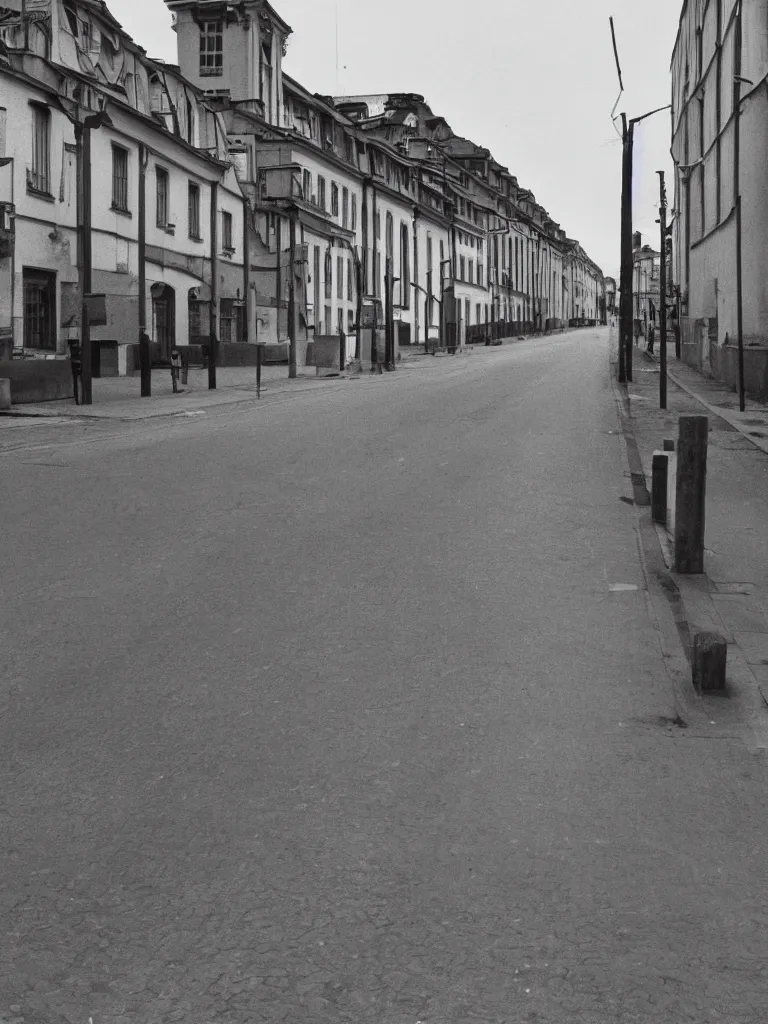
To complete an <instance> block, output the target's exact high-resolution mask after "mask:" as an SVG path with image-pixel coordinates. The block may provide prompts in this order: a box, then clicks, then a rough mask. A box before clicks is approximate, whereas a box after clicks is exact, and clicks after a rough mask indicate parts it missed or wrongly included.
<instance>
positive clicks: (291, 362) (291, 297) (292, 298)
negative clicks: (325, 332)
mask: <svg viewBox="0 0 768 1024" xmlns="http://www.w3.org/2000/svg"><path fill="white" fill-rule="evenodd" d="M288 231H289V239H288V245H289V249H290V254H289V260H288V376H289V378H291V379H292V378H294V377H295V376H296V276H295V261H296V217H295V215H294V214H293V213H291V215H290V218H289V221H288ZM278 261H279V257H278ZM328 329H329V331H330V326H329V328H328Z"/></svg>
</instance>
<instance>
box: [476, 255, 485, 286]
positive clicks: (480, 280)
mask: <svg viewBox="0 0 768 1024" xmlns="http://www.w3.org/2000/svg"><path fill="white" fill-rule="evenodd" d="M477 283H478V284H479V285H480V287H481V288H482V287H483V286H484V281H483V264H482V263H481V262H480V260H478V261H477Z"/></svg>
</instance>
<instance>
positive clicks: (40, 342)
mask: <svg viewBox="0 0 768 1024" xmlns="http://www.w3.org/2000/svg"><path fill="white" fill-rule="evenodd" d="M22 284H23V288H24V348H36V349H42V350H43V351H48V352H55V351H56V326H55V325H56V274H54V273H52V272H51V271H49V270H34V269H32V268H30V267H24V268H23V270H22Z"/></svg>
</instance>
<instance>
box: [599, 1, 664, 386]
mask: <svg viewBox="0 0 768 1024" xmlns="http://www.w3.org/2000/svg"><path fill="white" fill-rule="evenodd" d="M608 20H609V22H610V26H611V40H612V42H613V55H614V57H615V59H616V72H617V74H618V76H619V96H618V99H617V100H616V103H615V104H614V107H613V110H614V111H615V110H616V107H618V105H619V100H620V99H621V95H622V93H623V92H624V81H623V79H622V77H621V64H620V63H619V50H618V47H617V45H616V33H615V30H614V27H613V18H609V19H608ZM669 107H670V104H667V105H666V106H664V107H657V108H656V109H655V110H649V111H648V113H647V114H642V115H641V116H640V117H633V118H631V119H630V120H629V121H627V115H626V114H622V115H621V126H622V131H621V157H622V164H621V275H620V279H621V301H620V303H619V383H620V384H626V383H630V384H631V383H632V307H633V305H634V303H633V297H632V284H633V282H632V274H633V267H632V149H633V146H634V140H635V125H636V124H639V122H640V121H644V120H645V119H646V117H650V116H651V115H652V114H658V113H660V112H661V111H662V110H669ZM611 114H612V116H613V111H612V112H611ZM622 349H623V355H624V358H623V359H622Z"/></svg>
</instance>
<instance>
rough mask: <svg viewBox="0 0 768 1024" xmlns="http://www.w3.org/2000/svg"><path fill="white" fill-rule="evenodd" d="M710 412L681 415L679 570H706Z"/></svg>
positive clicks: (677, 505)
mask: <svg viewBox="0 0 768 1024" xmlns="http://www.w3.org/2000/svg"><path fill="white" fill-rule="evenodd" d="M708 439H709V420H708V419H707V417H706V416H681V417H680V420H679V435H678V442H677V488H676V495H675V571H676V572H678V573H681V574H691V573H702V572H704V511H705V504H706V482H707V442H708Z"/></svg>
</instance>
